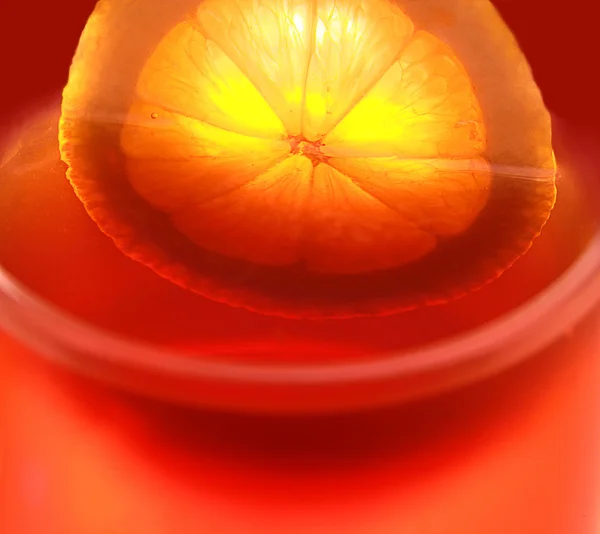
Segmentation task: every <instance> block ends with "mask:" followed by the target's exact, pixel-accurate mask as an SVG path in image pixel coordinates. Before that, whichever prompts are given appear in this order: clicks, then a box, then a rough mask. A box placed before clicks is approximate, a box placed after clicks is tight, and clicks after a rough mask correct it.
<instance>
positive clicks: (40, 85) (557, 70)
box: [0, 0, 600, 129]
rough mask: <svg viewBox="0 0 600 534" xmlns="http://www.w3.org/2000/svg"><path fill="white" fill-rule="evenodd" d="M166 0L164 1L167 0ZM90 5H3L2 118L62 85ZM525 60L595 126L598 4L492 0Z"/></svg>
mask: <svg viewBox="0 0 600 534" xmlns="http://www.w3.org/2000/svg"><path fill="white" fill-rule="evenodd" d="M165 1H168V0H165ZM94 4H95V0H52V1H48V0H2V1H1V2H0V28H1V30H0V112H1V113H2V116H3V117H4V121H2V122H3V123H4V124H5V125H6V119H7V118H8V117H12V116H14V113H15V111H18V110H19V108H22V107H23V105H24V104H25V105H27V104H28V103H29V102H30V101H35V100H37V99H38V98H40V97H42V96H43V95H44V93H45V92H47V90H48V88H59V87H62V86H64V84H65V83H66V81H67V71H68V67H69V62H70V58H71V57H72V55H73V52H74V49H75V47H76V45H77V41H78V38H79V33H80V31H81V29H82V28H83V26H84V24H85V21H86V19H87V17H88V16H89V14H90V12H91V11H92V9H93V6H94ZM495 4H496V5H497V6H498V8H499V9H500V11H501V12H502V14H503V15H504V17H505V19H506V21H507V22H508V24H509V26H510V27H511V28H512V29H513V31H514V32H515V34H516V35H517V38H518V39H519V41H520V43H521V46H522V48H523V49H524V51H525V53H526V55H527V56H528V58H529V60H530V63H531V65H532V68H533V70H534V73H535V76H536V79H537V80H538V83H539V85H540V86H541V87H542V90H543V93H544V96H545V98H546V101H547V105H548V107H549V108H550V110H551V111H552V112H554V113H555V114H557V115H559V116H562V117H566V118H567V117H568V118H569V119H572V120H574V121H576V122H578V123H587V124H589V125H591V126H593V127H594V128H595V129H597V126H596V123H598V121H599V120H600V104H599V100H600V97H599V84H600V74H599V72H600V69H599V61H600V60H599V57H598V54H599V53H600V44H599V43H600V24H599V23H598V20H599V15H600V4H599V3H598V2H597V1H594V0H569V1H567V2H559V1H553V0H495Z"/></svg>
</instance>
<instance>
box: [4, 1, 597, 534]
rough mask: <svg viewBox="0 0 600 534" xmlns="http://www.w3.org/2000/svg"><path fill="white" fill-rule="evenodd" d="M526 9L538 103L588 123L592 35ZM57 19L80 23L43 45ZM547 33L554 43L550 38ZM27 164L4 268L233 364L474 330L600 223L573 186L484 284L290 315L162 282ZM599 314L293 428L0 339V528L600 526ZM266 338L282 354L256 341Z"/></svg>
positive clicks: (78, 532) (119, 323) (543, 530)
mask: <svg viewBox="0 0 600 534" xmlns="http://www.w3.org/2000/svg"><path fill="white" fill-rule="evenodd" d="M524 3H525V2H518V3H514V6H513V5H512V4H510V5H508V6H507V8H506V9H507V10H508V11H510V12H511V13H514V15H513V17H514V19H512V20H510V21H509V22H511V25H512V23H513V22H515V23H519V21H520V20H521V19H520V18H519V16H520V15H519V13H521V12H522V11H520V10H521V9H526V11H527V12H529V11H531V12H532V13H535V16H531V17H530V19H529V21H527V19H525V21H524V22H521V24H523V28H524V30H523V33H522V35H523V38H524V43H525V44H524V47H525V49H526V51H527V50H529V51H530V52H531V54H533V55H535V52H536V50H537V51H538V54H539V58H540V59H538V60H537V64H536V63H535V61H533V60H532V62H533V63H534V68H535V67H536V65H537V68H538V69H539V72H541V74H540V78H539V79H540V85H541V86H542V88H543V89H544V90H545V92H546V94H547V95H549V97H548V102H549V104H550V103H553V104H554V105H555V107H552V109H558V110H559V111H560V110H561V109H562V110H571V113H572V115H573V117H576V116H577V113H578V112H579V111H580V110H581V111H582V113H585V115H586V116H588V117H591V116H592V115H593V108H592V107H591V106H592V104H589V105H588V104H585V101H586V100H585V97H586V94H587V96H588V97H589V98H588V100H587V101H588V102H591V103H593V102H595V98H596V97H595V95H593V94H592V92H593V90H592V89H591V88H590V87H591V86H593V84H591V83H588V84H577V83H575V82H573V78H574V76H571V77H570V78H569V74H571V73H572V74H573V75H575V74H576V73H578V75H580V76H585V75H586V72H587V71H586V70H585V69H583V68H582V67H584V66H585V65H584V63H585V62H586V60H585V57H586V54H581V53H576V52H578V51H581V49H583V48H584V46H583V44H582V39H584V37H585V35H593V32H591V31H590V32H589V33H588V34H586V31H585V29H583V28H582V24H585V22H584V20H580V18H581V16H582V15H578V18H577V19H575V16H574V15H572V14H571V15H570V13H575V12H576V7H575V5H572V6H571V7H572V9H571V11H570V12H568V13H567V12H566V11H565V8H564V6H562V7H561V8H560V9H559V10H558V11H560V13H557V14H555V15H552V17H554V18H553V19H552V20H553V21H554V22H553V24H554V27H553V26H552V25H550V27H549V26H548V22H547V20H546V21H544V23H542V22H539V25H540V29H539V32H541V33H542V34H544V35H546V37H545V38H542V37H540V35H539V34H538V35H537V36H535V27H536V25H535V24H534V22H533V21H539V20H540V17H542V15H547V14H548V11H547V9H549V6H546V4H545V3H541V2H540V3H537V2H528V3H526V4H527V5H528V6H529V5H530V7H523V4H524ZM42 4H43V3H40V6H42ZM59 4H60V3H58V2H57V3H54V4H53V5H52V9H51V12H52V14H55V13H56V10H58V9H60V7H59ZM43 5H44V6H45V4H43ZM66 5H67V4H65V6H66ZM84 5H85V3H84V2H81V3H78V5H77V6H76V7H75V9H77V10H83V9H84V8H83V7H82V6H84ZM531 6H533V7H531ZM88 7H89V8H91V3H90V4H89V5H88ZM508 7H511V10H509V9H508ZM46 8H47V9H50V8H49V7H48V6H46ZM21 9H24V10H25V7H23V8H21ZM30 9H31V8H30V7H28V8H27V11H29V10H30ZM79 15H80V16H81V12H80V13H79ZM74 16H75V17H76V16H77V15H74ZM38 17H39V19H38ZM44 17H45V18H44ZM569 17H572V18H573V24H572V28H570V27H569V26H568V20H569ZM49 18H50V17H49V14H47V13H44V12H43V11H40V12H38V13H37V14H36V16H35V19H34V23H33V24H34V26H36V25H39V26H37V27H38V29H39V28H41V27H42V26H43V27H47V28H48V29H47V32H48V33H47V36H48V39H47V41H46V44H47V43H50V42H52V43H57V44H56V46H57V50H60V47H61V46H62V47H64V48H63V51H66V50H67V49H68V50H69V53H67V54H65V55H64V57H63V65H66V64H67V63H68V57H69V54H70V53H71V50H70V46H71V45H72V46H73V47H74V45H75V40H76V39H75V37H74V35H75V34H77V33H78V31H80V29H81V27H82V25H83V20H84V17H83V16H81V23H80V24H79V25H78V26H77V22H73V21H71V22H68V19H64V20H61V21H59V22H57V23H56V24H57V25H58V28H57V27H52V26H53V25H51V24H48V23H47V20H48V19H49ZM583 18H584V19H585V16H584V17H583ZM591 18H592V17H588V19H591ZM11 20H22V22H21V24H22V26H21V30H20V31H21V32H23V34H22V35H25V31H27V32H29V33H28V37H27V42H31V37H30V36H31V35H32V32H34V33H35V31H34V30H32V29H31V24H32V23H31V16H29V15H28V16H25V11H24V13H23V16H22V17H21V19H18V18H14V19H11ZM65 20H66V21H67V22H65ZM35 21H38V22H35ZM575 22H577V24H575ZM70 25H72V26H74V28H71V29H70V30H69V28H70ZM552 27H553V28H554V30H551V28H552ZM58 30H65V31H66V32H67V36H68V35H70V36H71V37H64V36H61V37H62V38H63V39H65V40H64V41H61V39H58V41H57V40H55V39H50V37H53V38H54V36H55V35H56V33H57V32H58ZM67 30H68V31H70V32H71V33H70V34H69V33H68V31H67ZM529 32H534V34H533V36H530V37H528V38H527V35H529ZM59 33H60V32H59ZM565 33H566V34H568V35H565ZM558 34H560V35H563V36H564V38H562V39H560V40H559V39H554V38H552V37H548V35H558ZM578 36H582V37H580V38H579V39H580V40H579V41H577V38H578ZM69 38H70V39H72V40H71V41H68V39H69ZM21 39H22V40H21V41H20V42H21V43H23V42H24V40H25V38H24V37H21ZM538 39H539V44H538ZM69 43H70V44H69ZM11 46H12V49H13V50H14V44H12V45H11ZM36 46H37V48H36V51H35V54H34V53H32V55H31V58H33V57H35V58H36V60H35V61H36V62H38V61H39V62H40V64H41V65H45V63H44V55H43V54H44V53H45V52H44V45H43V44H41V41H39V42H38V44H37V45H36ZM53 46H54V45H53ZM553 47H556V48H553ZM48 48H49V47H48ZM559 49H560V51H561V54H566V55H567V56H568V57H570V58H573V60H572V63H569V64H566V65H564V66H561V73H562V74H561V76H562V77H559V76H557V74H556V71H557V69H556V65H555V64H554V61H553V60H552V59H546V58H547V57H550V58H552V57H556V56H557V52H558V51H559ZM553 50H554V51H555V52H556V53H554V54H553V53H552V51H553ZM568 51H570V52H568ZM2 54H4V52H2ZM11 54H12V52H11ZM1 57H2V59H4V55H2V56H1ZM22 57H25V56H22ZM536 57H538V56H536ZM40 58H41V59H40ZM22 60H23V59H21V60H20V61H22ZM46 60H47V58H46ZM544 62H548V65H549V66H548V67H544V65H545V63H544ZM46 63H50V62H49V61H46ZM57 63H59V61H58V60H55V61H54V66H53V69H51V70H49V72H52V73H54V72H55V70H54V69H56V67H57ZM587 67H588V68H589V65H588V66H587ZM40 68H44V67H41V66H38V69H40ZM544 69H546V70H544ZM13 70H14V72H15V73H19V72H20V71H19V70H17V69H13ZM23 72H29V70H27V71H23ZM565 72H566V73H568V74H565ZM581 73H583V74H581ZM27 76H30V74H26V77H25V78H24V79H23V81H22V82H19V85H22V87H24V88H25V87H33V85H34V83H33V82H34V81H37V80H38V75H36V76H33V75H31V77H30V78H27ZM52 76H55V74H52ZM56 76H58V75H56ZM544 76H546V78H545V79H544ZM27 80H29V82H27ZM54 80H55V81H57V80H58V78H54ZM565 80H567V81H565ZM544 81H545V83H544ZM28 83H29V85H28ZM48 84H49V85H48V87H49V88H51V87H52V81H51V80H50V81H49V82H48ZM546 88H547V91H546ZM29 90H30V93H27V91H26V90H23V89H21V92H19V91H15V92H10V91H12V88H11V87H9V88H5V87H3V88H2V91H7V92H6V93H5V94H6V95H8V96H7V97H6V98H8V99H9V100H10V101H11V105H10V106H9V107H14V105H15V104H14V103H15V102H18V103H22V105H23V106H28V105H29V103H30V101H31V99H30V97H31V96H32V93H31V91H33V89H29ZM38 90H40V91H41V89H38ZM586 91H587V93H586ZM40 94H42V93H40ZM17 95H18V96H19V98H17ZM3 100H5V99H4V98H3ZM19 105H21V104H19ZM583 106H585V107H583ZM7 109H8V107H7ZM590 121H591V119H590ZM590 123H591V122H590ZM575 131H580V130H579V129H577V130H573V132H572V133H573V136H572V137H569V138H568V139H567V141H568V143H567V144H566V145H565V148H563V154H564V155H565V157H566V156H567V155H570V157H571V159H572V160H573V161H574V162H576V163H578V164H579V168H580V169H582V168H587V165H588V163H589V165H592V164H593V162H594V160H593V159H591V158H590V159H589V160H587V161H586V160H585V158H586V157H588V152H585V151H584V150H583V148H582V147H581V143H580V141H579V139H578V138H576V137H575V133H574V132H575ZM590 144H592V146H593V143H591V142H590ZM48 148H49V150H52V148H51V146H49V147H48ZM557 152H558V147H557ZM557 157H558V159H559V163H560V161H561V154H560V153H557ZM584 161H586V163H585V165H583V162H584ZM29 178H30V179H29V180H19V181H18V183H15V182H14V181H13V182H8V181H6V180H4V179H3V180H2V181H0V214H1V217H2V218H1V221H2V222H1V224H0V263H1V264H3V265H4V266H5V267H6V268H7V269H8V270H9V271H10V272H12V273H13V274H15V275H16V276H17V277H18V278H19V279H20V280H21V281H22V282H24V283H25V284H26V285H28V286H29V287H30V288H32V289H33V290H35V291H36V292H38V293H39V294H40V295H41V296H43V297H44V298H47V299H48V300H50V301H52V302H55V303H57V304H59V305H60V306H61V307H63V308H65V309H67V310H68V311H70V312H72V313H75V314H76V315H79V316H81V317H83V318H85V319H86V320H88V321H91V322H93V323H95V324H98V325H101V326H103V327H106V328H109V329H112V330H117V331H119V332H122V333H125V334H128V335H131V336H135V337H138V338H141V339H145V340H150V341H154V342H158V343H164V344H166V345H177V346H183V347H190V348H194V349H203V350H210V351H212V353H213V354H215V353H216V352H218V351H216V350H215V348H216V347H223V350H222V352H223V354H222V355H221V356H220V357H230V358H231V357H234V358H237V359H242V358H243V359H248V358H252V357H256V356H257V355H258V356H260V357H261V358H262V357H265V356H270V357H272V358H274V357H277V358H281V356H282V355H284V356H286V357H288V358H289V359H296V360H297V359H306V358H307V357H308V356H309V355H311V354H312V355H314V357H315V358H318V360H319V361H322V359H323V358H325V357H327V358H331V359H339V358H343V359H347V358H348V356H351V355H353V356H355V357H373V355H376V354H377V353H378V352H380V351H382V350H395V349H398V348H403V347H412V346H416V345H420V344H422V343H426V342H429V341H432V340H434V339H441V338H443V337H445V336H447V335H450V334H452V333H457V332H462V331H466V330H469V329H470V328H472V327H474V326H475V325H477V324H483V323H484V322H485V321H487V320H489V319H491V318H493V317H498V316H500V315H502V314H503V313H504V312H506V311H509V310H511V309H513V308H514V307H515V306H516V305H518V304H519V303H522V302H524V301H526V300H527V299H528V298H529V297H531V296H532V295H534V294H535V293H537V292H538V291H540V290H542V289H543V288H544V287H546V286H547V285H548V284H550V283H552V282H553V281H554V280H555V278H556V277H557V276H559V275H560V274H561V273H563V272H564V271H565V269H567V268H568V266H569V265H570V264H571V263H572V262H573V260H574V259H575V258H576V257H577V256H578V254H579V253H580V252H581V251H582V250H583V249H584V248H585V244H586V243H587V240H588V238H589V235H590V233H591V232H592V230H593V228H594V224H593V220H592V218H589V219H588V218H586V217H585V216H584V214H585V213H586V210H585V209H582V206H585V203H584V202H583V201H582V200H581V193H579V192H578V191H577V187H574V188H573V189H571V187H570V186H571V185H572V183H571V182H567V181H565V182H563V183H562V184H559V199H558V204H557V207H556V211H555V212H554V214H553V215H552V218H551V220H550V222H549V223H548V226H547V227H546V229H545V230H544V233H543V235H542V236H541V237H540V238H539V240H538V241H537V242H536V244H535V246H534V248H533V249H532V250H531V251H530V252H529V253H528V254H527V255H526V256H525V257H524V258H522V259H521V260H520V261H519V262H518V263H517V264H516V265H515V266H514V267H513V268H512V269H511V270H510V271H508V272H507V273H506V274H505V275H504V276H503V277H502V278H500V279H499V280H497V281H496V282H494V283H493V284H491V285H490V286H488V287H487V288H485V289H483V290H482V291H479V292H477V293H474V294H473V295H471V296H469V297H467V298H465V299H463V300H461V301H457V302H456V303H453V304H451V305H448V306H444V307H439V308H426V309H422V310H418V311H415V312H411V313H409V314H402V315H398V316H394V317H388V318H377V319H356V320H352V321H351V322H347V321H340V322H337V321H336V322H318V323H315V322H303V321H285V320H281V319H274V318H268V317H263V316H259V315H254V314H251V313H249V312H245V311H242V310H233V309H230V308H227V307H225V306H222V305H218V304H214V303H211V302H210V301H207V300H205V299H201V298H199V297H196V296H193V295H190V294H187V293H186V292H185V291H183V290H180V289H179V288H177V287H175V286H173V285H172V284H170V283H169V282H167V281H164V280H162V279H160V278H158V277H157V276H156V275H155V274H154V273H152V272H151V271H149V270H147V269H146V268H144V267H142V266H140V265H138V264H136V263H135V262H132V261H131V260H128V259H127V258H125V257H124V256H123V255H121V253H120V252H118V251H117V250H116V249H115V248H114V245H113V244H112V243H111V242H110V240H109V239H108V238H106V237H104V236H103V235H102V234H100V233H99V232H98V230H97V229H96V228H95V227H94V225H93V224H92V223H91V221H89V218H88V217H87V215H86V214H85V211H84V210H83V208H82V206H81V205H80V204H79V203H78V201H77V200H76V198H75V197H74V195H73V193H72V190H71V189H70V186H69V185H68V183H67V182H66V180H64V179H62V177H61V175H60V172H58V169H57V172H56V173H55V174H52V173H33V174H31V175H30V177H29ZM573 185H575V184H573ZM599 327H600V325H599V324H598V315H597V314H596V316H595V317H592V318H590V319H589V320H588V321H587V322H586V323H585V324H583V325H581V326H580V327H579V328H578V329H577V330H576V331H574V332H572V333H571V335H570V337H565V338H563V339H561V340H560V341H559V342H558V343H557V344H555V345H554V346H553V347H550V348H549V349H548V350H547V351H545V352H544V354H541V355H539V357H536V358H533V359H531V360H530V361H529V362H527V363H526V364H524V365H521V366H519V367H518V368H515V369H513V370H511V371H510V372H507V373H505V374H503V375H502V376H498V377H496V378H494V379H491V380H486V381H484V382H482V383H480V384H477V385H474V386H471V387H469V388H465V389H463V390H461V391H459V392H456V393H453V394H451V395H446V396H444V397H442V398H437V399H432V400H430V401H427V402H423V403H420V404H418V405H410V406H406V407H404V408H398V409H395V410H391V411H386V412H379V413H372V414H366V415H360V416H344V417H331V418H312V419H300V420H299V419H272V418H262V417H241V416H239V417H238V416H226V415H222V414H209V413H197V412H194V413H192V412H190V411H185V410H179V409H176V408H172V407H167V406H165V405H161V404H160V403H155V402H149V401H148V402H147V401H141V400H139V399H133V398H129V397H127V396H124V395H120V394H117V393H115V392H113V391H109V390H106V389H103V388H101V387H99V386H97V385H93V384H91V383H89V382H87V381H86V380H83V379H81V378H79V377H75V376H72V375H70V374H69V373H67V372H64V371H62V370H60V369H58V368H55V367H52V366H50V365H46V364H43V363H41V361H40V359H38V358H37V357H34V356H32V355H31V352H30V351H28V350H27V349H25V348H23V347H22V346H20V345H19V344H17V343H16V342H14V341H13V340H11V339H10V338H9V337H8V336H4V335H3V336H2V337H0V355H2V358H0V372H1V374H0V376H1V377H2V380H3V381H4V383H3V384H2V387H1V388H0V390H2V391H3V398H2V401H3V412H1V413H2V421H1V423H2V427H1V430H0V445H2V444H3V448H4V475H5V481H4V485H3V487H2V492H3V493H2V494H1V497H2V506H3V508H2V516H1V520H2V521H4V524H2V523H0V525H1V526H0V528H3V529H5V530H3V532H7V534H39V533H40V532H43V533H44V534H105V533H111V534H112V533H113V532H114V533H116V534H121V533H123V534H167V533H170V532H173V531H176V532H178V533H180V534H188V533H190V534H191V533H197V532H203V533H206V534H246V533H251V534H254V533H256V534H279V533H282V532H283V533H286V534H308V533H310V534H391V533H396V532H407V533H409V534H413V533H415V534H416V533H419V534H420V533H422V532H424V533H426V534H481V533H486V534H506V533H507V532H510V533H513V534H538V533H539V534H566V533H568V534H594V532H595V529H597V528H598V521H597V512H596V509H597V502H598V494H599V490H600V486H599V484H598V483H599V482H600V481H599V480H598V474H600V470H599V469H598V467H599V465H598V464H599V463H600V461H599V460H598V450H600V432H599V428H600V426H599V425H598V424H597V423H596V422H597V421H599V420H600V399H599V398H598V395H597V390H598V378H597V377H598V376H600V368H599V367H600V360H599V359H598V357H597V355H598V353H600V341H599V339H598V331H599V330H598V329H599ZM274 332H279V334H278V335H277V336H274ZM248 344H250V346H251V347H253V348H251V350H250V352H248V351H247V350H245V349H244V347H247V346H248ZM265 344H266V345H267V347H266V348H267V349H269V347H272V345H271V344H274V345H275V346H274V347H272V348H270V350H265V348H264V347H265ZM256 346H258V347H259V348H260V347H262V351H260V352H258V353H257V352H256ZM307 346H310V347H311V349H310V350H307V349H306V347H307ZM282 348H285V349H286V350H285V351H283V350H281V349H282Z"/></svg>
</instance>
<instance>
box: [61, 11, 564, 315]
mask: <svg viewBox="0 0 600 534" xmlns="http://www.w3.org/2000/svg"><path fill="white" fill-rule="evenodd" d="M143 4H144V8H142V7H141V6H140V3H136V2H131V1H129V0H120V1H119V0H104V1H103V2H100V3H99V5H98V7H97V9H96V12H95V13H94V15H93V16H92V18H91V19H90V21H89V23H88V26H87V27H86V30H85V31H84V34H83V36H82V39H81V42H80V45H79V48H78V52H77V55H76V58H75V60H74V63H73V66H72V69H71V74H70V79H69V83H68V85H67V87H66V89H65V91H64V99H63V107H62V118H61V124H60V146H61V154H62V157H63V159H64V160H65V161H66V162H67V164H68V165H69V171H68V176H69V179H70V180H71V182H72V184H73V186H74V187H75V190H76V192H77V193H78V195H79V197H80V198H81V199H82V201H83V202H84V204H85V206H86V208H87V209H88V212H89V213H90V215H91V216H92V217H93V218H94V220H95V221H96V222H97V223H98V225H99V226H100V228H101V229H102V230H103V231H104V232H105V233H107V234H108V235H109V236H110V237H112V238H113V239H114V240H115V243H116V244H117V245H118V246H119V247H120V248H121V249H122V250H123V251H124V252H125V253H126V254H128V255H130V256H131V257H133V258H134V259H137V260H138V261H141V262H143V263H145V264H147V265H148V266H149V267H151V268H153V269H154V270H155V271H156V272H158V273H159V274H161V275H162V276H165V277H167V278H169V279H171V280H172V281H174V282H176V283H178V284H180V285H183V286H185V287H188V288H189V289H191V290H194V291H196V292H198V293H200V294H202V295H204V296H206V297H209V298H213V299H216V300H220V301H223V302H227V303H229V304H232V305H238V306H244V307H249V308H252V309H255V310H257V311H261V312H265V313H275V314H283V315H289V316H302V317H328V316H331V317H342V316H353V315H361V314H378V313H390V312H394V311H399V310H402V309H409V308H412V307H415V306H418V305H422V304H427V303H430V304H431V303H440V302H444V301H446V300H448V299H451V298H456V297H458V296H460V295H464V294H465V293H467V292H468V291H471V290H473V289H475V288H477V287H480V286H481V285H482V284H484V283H486V282H488V281H490V280H492V279H494V278H495V277H497V276H498V275H500V274H501V273H502V272H503V271H504V270H506V269H507V268H508V267H509V266H510V265H511V264H512V263H514V261H516V259H517V258H518V257H519V256H520V255H522V254H523V253H524V252H525V251H526V250H527V249H528V248H529V247H530V246H531V243H532V241H533V239H534V238H535V237H536V236H537V235H538V234H539V233H540V231H541V228H542V226H543V225H544V223H545V221H546V220H547V218H548V216H549V214H550V211H551V209H552V206H553V204H554V201H555V193H556V190H555V171H556V164H555V161H554V157H553V153H552V146H551V129H550V118H549V115H548V113H547V111H546V110H545V108H544V105H543V101H542V99H541V96H540V94H539V90H538V89H537V87H536V85H535V82H534V80H533V78H532V76H531V72H530V70H529V68H528V66H527V63H526V61H525V59H524V57H523V55H522V53H521V52H520V50H519V49H518V46H517V45H516V43H515V41H514V39H513V38H512V35H511V34H510V32H509V30H508V29H507V28H506V27H505V25H504V24H503V22H502V20H501V19H500V17H499V16H498V15H497V13H496V12H495V10H494V9H493V8H492V6H491V5H490V4H488V3H486V2H481V1H476V0H447V1H445V2H442V1H441V0H424V1H422V2H418V3H416V2H409V1H406V2H392V1H390V0H205V1H203V2H200V3H198V2H197V0H196V2H190V1H189V0H178V1H177V2H174V3H173V4H172V5H171V4H169V5H168V6H167V5H164V3H162V2H153V1H150V0H147V1H146V2H143ZM142 10H144V13H142ZM481 39H483V41H481Z"/></svg>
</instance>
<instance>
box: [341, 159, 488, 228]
mask: <svg viewBox="0 0 600 534" xmlns="http://www.w3.org/2000/svg"><path fill="white" fill-rule="evenodd" d="M329 163H330V165H332V166H333V167H334V168H336V169H338V170H339V171H341V172H343V173H344V174H345V175H347V176H349V177H350V178H351V179H352V180H353V182H354V183H355V184H356V185H357V186H358V187H360V188H361V189H362V190H363V191H365V192H366V193H368V194H370V195H371V196H372V197H373V198H376V199H377V200H379V201H380V202H381V203H382V204H384V205H386V206H388V207H390V208H391V209H393V210H394V211H396V212H397V213H399V214H401V215H402V216H404V217H405V218H406V219H407V220H409V221H411V222H412V223H413V224H415V225H417V226H418V227H419V228H421V229H423V230H425V231H427V232H429V233H431V234H434V235H437V236H451V235H455V234H459V233H461V232H463V231H464V230H466V229H467V228H468V227H469V226H470V225H471V224H472V223H473V221H474V220H475V219H476V217H477V216H478V215H479V213H480V212H481V210H482V209H483V207H484V206H485V205H486V203H487V200H488V197H489V193H490V183H491V179H492V174H491V172H492V171H491V168H490V166H489V165H488V164H487V163H486V162H485V160H483V159H475V160H444V159H431V160H426V159H422V160H410V159H397V158H393V157H388V158H342V159H340V158H332V159H330V160H329Z"/></svg>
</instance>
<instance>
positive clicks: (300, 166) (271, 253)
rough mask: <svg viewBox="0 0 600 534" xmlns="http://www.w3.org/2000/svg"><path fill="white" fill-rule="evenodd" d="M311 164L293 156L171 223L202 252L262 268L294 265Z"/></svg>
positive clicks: (187, 209)
mask: <svg viewBox="0 0 600 534" xmlns="http://www.w3.org/2000/svg"><path fill="white" fill-rule="evenodd" d="M312 173H313V165H312V163H311V161H310V159H308V158H306V157H304V156H300V155H296V156H290V157H289V158H287V159H286V160H284V161H282V162H280V163H279V164H277V165H275V166H274V167H273V168H272V169H271V170H269V171H268V172H265V173H264V174H261V175H259V176H257V177H256V178H255V179H253V180H252V181H250V182H248V183H246V184H245V185H244V186H242V187H241V188H239V189H236V190H235V191H233V192H231V193H229V194H227V195H223V196H220V197H218V198H216V199H214V200H212V201H210V202H206V203H198V204H196V203H193V204H188V206H187V208H186V209H185V210H184V211H181V212H180V213H178V214H176V215H174V216H173V223H174V224H175V226H176V228H178V229H179V230H180V231H181V232H183V233H184V234H185V235H187V236H188V237H190V239H191V240H192V241H194V242H195V243H197V244H198V245H200V246H201V247H204V248H206V249H208V250H211V251H214V252H218V253H221V254H225V255H227V256H230V257H234V258H241V259H245V260H250V261H253V262H255V263H258V264H263V265H289V264H292V263H294V262H297V261H299V260H300V259H301V258H300V248H299V242H300V238H301V235H302V231H303V223H304V217H305V205H306V199H307V198H308V195H309V191H310V185H311V176H312Z"/></svg>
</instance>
